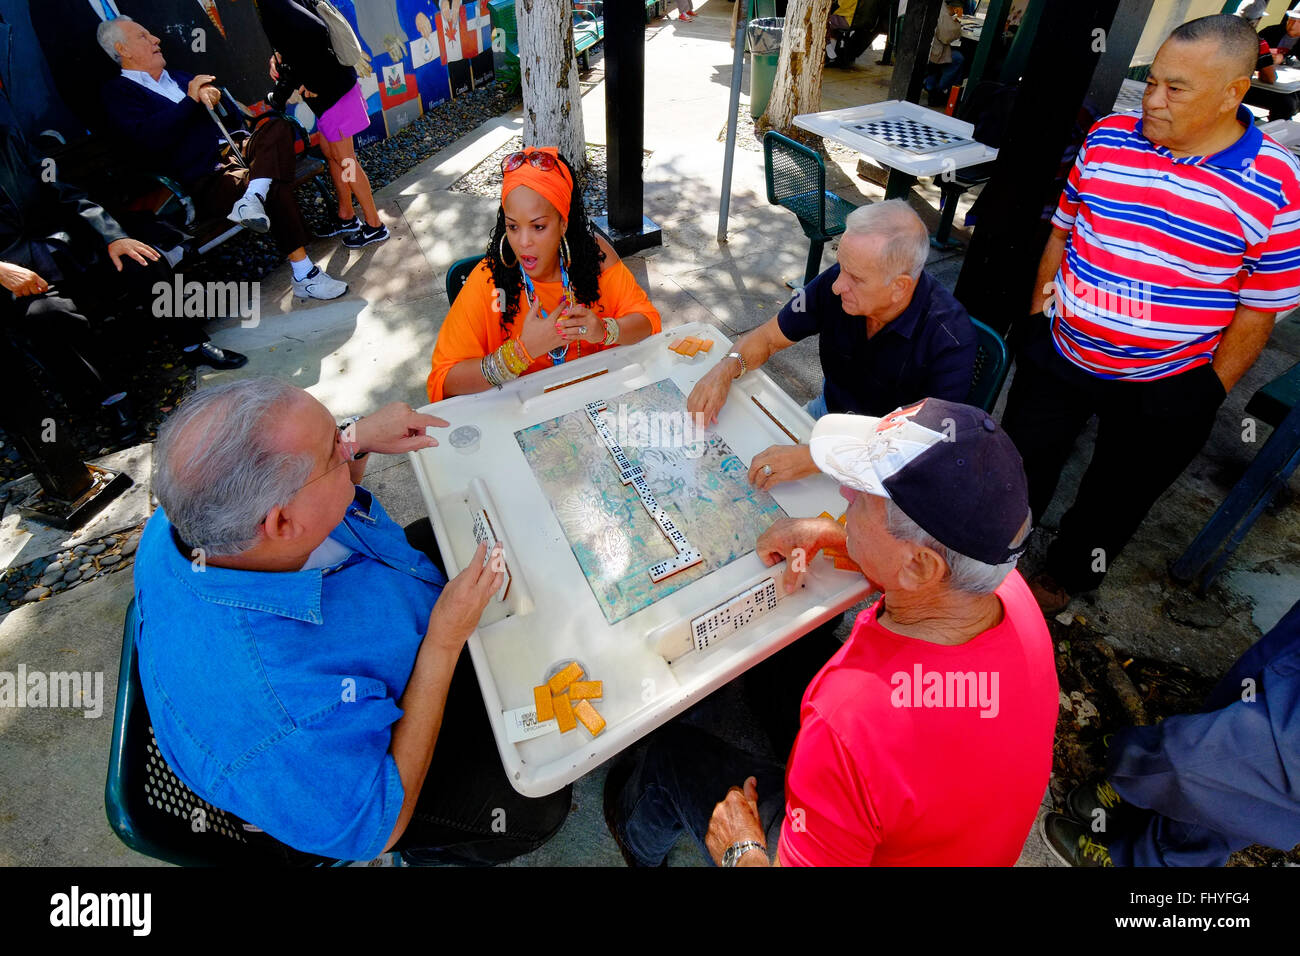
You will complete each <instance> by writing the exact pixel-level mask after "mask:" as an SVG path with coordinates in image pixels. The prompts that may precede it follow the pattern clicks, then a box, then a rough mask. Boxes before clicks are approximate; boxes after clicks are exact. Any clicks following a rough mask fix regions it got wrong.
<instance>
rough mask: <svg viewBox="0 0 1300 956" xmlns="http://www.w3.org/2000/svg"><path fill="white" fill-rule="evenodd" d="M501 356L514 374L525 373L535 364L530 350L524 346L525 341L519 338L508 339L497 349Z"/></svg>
mask: <svg viewBox="0 0 1300 956" xmlns="http://www.w3.org/2000/svg"><path fill="white" fill-rule="evenodd" d="M497 353H498V354H499V355H500V356H501V361H502V363H503V364H504V365H505V367H506V368H507V369H508V370H509V371H510V373H511V374H512V375H516V376H518V375H523V374H524V372H526V371H527V370H528V366H530V365H532V364H533V361H532V359H531V358H530V357H529V355H528V350H527V349H525V348H524V346H523V343H522V342H520V341H519V340H518V339H506V340H505V342H503V343H502V345H501V348H499V349H498V350H497Z"/></svg>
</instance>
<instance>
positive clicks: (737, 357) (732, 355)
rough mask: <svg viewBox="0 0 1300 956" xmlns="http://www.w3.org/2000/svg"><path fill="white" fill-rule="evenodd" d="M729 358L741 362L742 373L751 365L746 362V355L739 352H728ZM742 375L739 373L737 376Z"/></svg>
mask: <svg viewBox="0 0 1300 956" xmlns="http://www.w3.org/2000/svg"><path fill="white" fill-rule="evenodd" d="M727 358H734V359H735V360H736V361H737V362H739V363H740V375H744V374H745V373H746V372H748V371H749V366H748V365H746V364H745V356H743V355H741V354H740V353H739V352H728V353H727ZM740 375H737V376H736V378H740Z"/></svg>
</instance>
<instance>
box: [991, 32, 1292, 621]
mask: <svg viewBox="0 0 1300 956" xmlns="http://www.w3.org/2000/svg"><path fill="white" fill-rule="evenodd" d="M1257 49H1258V42H1257V40H1256V38H1255V33H1254V31H1253V30H1251V29H1250V27H1249V26H1248V25H1247V24H1246V23H1245V21H1243V20H1241V19H1239V18H1236V17H1231V16H1211V17H1202V18H1200V19H1197V20H1192V21H1189V22H1188V23H1185V24H1183V25H1182V26H1181V27H1179V28H1178V29H1177V30H1175V31H1174V32H1173V33H1172V34H1170V36H1169V38H1168V39H1167V40H1166V41H1165V42H1164V44H1163V45H1162V46H1161V47H1160V50H1159V52H1158V53H1157V54H1156V58H1155V62H1154V63H1153V64H1152V66H1151V71H1150V75H1149V76H1148V78H1147V88H1146V93H1145V95H1144V97H1143V101H1142V114H1141V116H1138V115H1137V114H1134V113H1124V114H1116V115H1113V116H1108V117H1106V118H1104V119H1102V120H1101V121H1100V122H1098V123H1097V124H1096V125H1095V126H1094V127H1093V128H1092V130H1091V131H1090V132H1089V133H1088V137H1087V139H1086V140H1085V142H1084V144H1083V147H1082V149H1081V150H1080V152H1079V155H1078V158H1077V160H1076V162H1075V164H1074V168H1073V169H1072V170H1071V172H1070V176H1069V180H1068V183H1067V184H1066V187H1065V191H1064V192H1063V193H1062V195H1061V199H1060V204H1059V206H1058V208H1057V211H1056V215H1055V216H1054V217H1053V219H1052V226H1053V229H1052V235H1051V237H1050V238H1049V239H1048V242H1047V247H1046V249H1045V250H1044V252H1043V258H1042V261H1041V263H1040V264H1039V268H1038V278H1037V281H1036V284H1035V294H1034V296H1033V299H1032V303H1031V312H1032V313H1034V315H1033V316H1032V317H1031V318H1030V320H1029V325H1028V328H1027V329H1026V332H1027V334H1026V335H1025V336H1024V339H1023V341H1022V344H1021V346H1020V349H1019V351H1018V353H1017V362H1016V373H1015V379H1014V381H1013V383H1012V387H1011V394H1010V396H1009V398H1008V403H1007V410H1006V415H1005V416H1004V421H1003V426H1004V427H1005V429H1006V431H1007V433H1008V434H1009V435H1011V437H1012V439H1013V440H1014V441H1015V443H1016V445H1017V447H1018V448H1019V449H1020V452H1021V455H1022V456H1023V457H1024V462H1025V471H1026V473H1027V474H1028V477H1029V499H1030V505H1031V507H1032V509H1033V513H1034V519H1035V521H1037V520H1038V519H1039V518H1041V516H1042V514H1043V512H1044V511H1046V510H1047V506H1048V504H1049V503H1050V502H1051V500H1052V495H1053V493H1054V492H1055V490H1056V483H1057V480H1058V478H1059V477H1060V474H1061V470H1062V468H1063V467H1064V465H1065V461H1066V459H1067V458H1068V457H1069V454H1070V450H1071V447H1072V446H1073V444H1074V441H1075V439H1076V438H1077V437H1078V435H1079V432H1080V431H1082V429H1083V427H1084V425H1086V424H1087V422H1088V420H1089V419H1090V418H1091V417H1092V416H1093V415H1097V416H1098V431H1097V442H1096V446H1095V448H1094V449H1093V455H1092V461H1091V463H1090V465H1089V467H1088V471H1087V473H1086V474H1085V475H1084V478H1083V482H1082V484H1081V486H1080V488H1079V493H1078V496H1077V497H1076V498H1075V502H1074V505H1073V506H1072V507H1071V508H1070V509H1069V510H1068V511H1067V512H1066V514H1065V516H1064V518H1063V519H1062V520H1061V527H1060V534H1059V535H1058V537H1057V538H1056V540H1055V541H1054V542H1053V543H1052V546H1051V548H1050V549H1049V550H1048V554H1047V562H1046V566H1045V568H1044V569H1043V570H1042V571H1040V573H1039V574H1037V575H1035V576H1034V577H1033V578H1032V579H1031V581H1030V585H1031V587H1032V589H1033V591H1034V595H1035V597H1036V598H1037V599H1038V602H1039V605H1040V607H1042V608H1043V611H1044V613H1055V612H1057V611H1059V610H1061V609H1062V608H1064V607H1065V606H1066V605H1067V604H1068V603H1069V601H1070V598H1071V596H1072V595H1074V594H1078V593H1079V592H1081V591H1087V590H1091V589H1093V588H1095V587H1097V586H1098V585H1099V584H1100V583H1101V581H1102V578H1103V577H1104V576H1105V573H1106V570H1107V569H1108V568H1109V567H1110V566H1111V564H1112V563H1113V562H1114V560H1115V557H1116V555H1117V554H1118V553H1119V551H1120V550H1121V549H1122V548H1123V547H1124V545H1125V544H1126V543H1127V542H1128V540H1129V538H1130V537H1132V535H1133V533H1134V531H1136V530H1137V527H1138V525H1139V524H1141V522H1142V519H1143V518H1144V517H1145V516H1146V514H1147V512H1148V511H1149V510H1150V508H1151V506H1152V505H1153V504H1154V503H1155V501H1156V499H1157V498H1159V497H1160V495H1161V494H1162V493H1163V492H1164V490H1165V489H1166V488H1168V487H1169V485H1171V484H1172V483H1173V481H1174V479H1175V478H1177V477H1178V475H1179V474H1180V473H1181V472H1182V470H1183V469H1184V468H1185V467H1186V466H1187V465H1188V463H1189V462H1191V460H1192V459H1193V458H1194V457H1195V456H1196V453H1197V452H1198V451H1199V450H1200V449H1201V447H1202V445H1204V443H1205V440H1206V438H1207V437H1208V436H1209V434H1210V429H1211V428H1212V426H1213V424H1214V419H1215V415H1216V413H1217V411H1218V408H1219V405H1220V404H1221V403H1222V402H1223V400H1224V398H1225V396H1226V395H1227V393H1228V391H1229V390H1230V389H1231V388H1232V387H1233V386H1234V385H1235V384H1236V383H1237V381H1238V380H1239V379H1240V378H1241V376H1242V375H1243V374H1245V372H1246V370H1247V369H1249V368H1250V367H1251V365H1253V364H1254V362H1255V359H1256V358H1257V357H1258V356H1259V353H1260V352H1261V351H1263V348H1264V345H1265V344H1266V343H1267V341H1268V337H1269V335H1270V333H1271V332H1272V330H1273V323H1274V321H1275V319H1276V318H1277V316H1278V314H1279V313H1281V312H1284V311H1286V310H1289V309H1291V308H1292V307H1293V306H1295V305H1296V304H1297V302H1300V164H1298V163H1297V162H1296V159H1295V158H1294V157H1293V156H1292V155H1291V154H1290V153H1289V152H1287V151H1286V150H1285V149H1284V148H1282V147H1281V146H1279V145H1278V144H1277V143H1276V142H1274V141H1273V140H1272V139H1269V138H1268V137H1267V136H1264V135H1262V134H1261V133H1260V132H1259V130H1257V129H1256V128H1255V127H1254V125H1253V118H1252V116H1251V114H1250V112H1249V111H1248V110H1246V109H1245V108H1244V107H1242V106H1241V99H1242V96H1243V95H1244V94H1245V92H1246V90H1247V89H1248V88H1249V86H1250V75H1251V73H1252V72H1253V71H1254V68H1255V55H1256V52H1257Z"/></svg>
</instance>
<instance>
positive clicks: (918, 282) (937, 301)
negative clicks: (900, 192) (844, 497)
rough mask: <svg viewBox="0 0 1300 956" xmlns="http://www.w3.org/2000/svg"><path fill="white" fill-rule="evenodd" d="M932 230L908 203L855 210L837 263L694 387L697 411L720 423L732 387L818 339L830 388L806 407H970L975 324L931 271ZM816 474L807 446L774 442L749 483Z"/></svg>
mask: <svg viewBox="0 0 1300 956" xmlns="http://www.w3.org/2000/svg"><path fill="white" fill-rule="evenodd" d="M929 249H930V239H929V234H928V233H927V231H926V228H925V224H924V223H923V222H921V219H920V217H919V216H917V214H916V213H915V212H913V211H912V208H911V207H910V206H908V205H907V203H906V202H904V201H903V200H901V199H893V200H890V201H888V202H880V203H873V204H871V205H868V206H862V207H861V208H859V209H857V210H855V211H854V212H852V213H850V214H849V217H848V220H847V222H846V227H845V231H844V236H843V237H842V238H841V239H840V248H839V253H838V255H837V259H838V262H837V263H836V264H835V265H833V266H831V267H830V268H829V269H827V270H826V271H825V272H823V273H822V274H821V275H819V276H818V277H817V278H815V279H813V281H812V282H810V283H808V285H806V286H805V287H804V288H803V290H802V291H801V292H799V293H796V294H795V296H794V298H792V299H791V300H790V301H789V302H787V303H786V305H785V307H784V308H783V309H782V310H781V312H780V314H779V315H777V316H776V317H775V318H772V319H769V320H768V321H767V322H765V323H763V324H762V325H760V326H759V327H758V328H756V329H754V330H753V331H752V332H749V333H748V334H746V335H743V336H741V338H740V339H739V340H738V341H737V342H736V345H735V349H734V351H732V352H730V353H729V354H728V355H727V356H726V357H725V358H723V359H722V361H720V362H719V363H718V364H717V365H716V366H714V367H713V369H711V370H710V371H709V373H708V374H707V375H705V376H704V377H703V378H702V379H700V381H699V383H698V384H697V385H696V386H695V388H694V389H692V390H691V394H690V395H689V396H688V397H687V399H686V409H687V411H689V412H693V413H700V414H703V415H704V416H705V421H708V422H715V421H717V417H718V412H720V411H721V410H722V406H723V404H724V403H725V402H726V401H727V392H728V391H729V390H730V388H731V382H732V381H733V380H734V379H736V378H739V377H740V376H741V375H743V374H745V372H747V371H749V370H750V369H754V368H758V366H760V365H762V364H763V363H764V362H766V361H767V360H768V359H769V358H771V357H772V356H773V355H774V354H776V353H777V352H779V351H780V350H781V349H785V348H789V347H790V346H791V345H793V344H794V343H795V342H798V341H800V340H801V339H805V338H807V337H808V336H810V335H818V336H820V338H819V339H818V348H819V350H820V352H821V363H822V371H823V373H824V374H825V382H824V383H823V386H822V394H821V395H819V396H818V397H817V398H814V399H813V400H812V401H811V402H809V403H808V405H807V406H806V408H807V410H808V414H810V415H812V417H813V418H821V417H822V416H823V415H825V414H827V413H828V412H849V413H853V414H857V415H874V416H881V415H885V414H887V413H888V412H889V411H891V410H892V409H895V408H898V407H900V406H903V405H908V404H910V403H912V402H915V401H917V400H919V399H922V398H942V399H945V400H947V401H954V402H964V401H965V400H966V394H967V392H969V391H970V384H971V378H972V376H973V374H974V371H975V351H976V338H975V327H974V326H973V325H971V321H970V316H969V315H967V313H966V310H965V309H964V308H963V307H962V305H961V303H959V302H958V301H957V300H956V299H954V298H953V297H952V295H951V293H949V292H948V290H946V289H944V288H943V287H942V286H941V285H939V283H938V282H936V281H935V280H934V278H933V277H931V276H930V275H928V274H927V273H926V272H925V271H924V270H925V259H926V256H927V254H928V253H929ZM816 470H817V468H816V466H815V465H814V464H813V461H812V455H811V454H810V453H809V451H808V446H807V445H793V446H792V445H773V446H772V447H771V448H768V449H766V450H765V451H761V452H759V453H758V454H757V455H755V456H754V460H753V462H751V464H750V469H749V480H750V482H751V483H752V484H754V485H755V486H757V487H759V488H763V489H768V488H771V487H772V486H773V485H776V484H779V483H780V482H783V481H794V480H795V479H797V478H803V477H805V476H806V475H811V474H813V473H814V472H815V471H816Z"/></svg>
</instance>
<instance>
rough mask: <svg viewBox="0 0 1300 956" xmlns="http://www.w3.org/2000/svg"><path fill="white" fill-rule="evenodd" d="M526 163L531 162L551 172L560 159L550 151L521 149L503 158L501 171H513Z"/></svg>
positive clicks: (546, 171) (545, 171)
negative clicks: (523, 150)
mask: <svg viewBox="0 0 1300 956" xmlns="http://www.w3.org/2000/svg"><path fill="white" fill-rule="evenodd" d="M524 163H529V164H530V165H532V166H534V167H535V168H537V169H540V170H541V171H542V172H544V173H549V172H550V171H551V170H552V169H554V168H555V167H556V166H558V165H559V161H558V160H557V159H556V158H555V157H554V156H552V155H551V154H550V153H540V152H531V153H525V152H522V151H520V152H518V153H511V154H510V155H509V156H507V157H506V158H505V159H503V160H501V172H503V173H512V172H514V171H515V170H516V169H518V168H519V167H520V166H522V165H523V164H524Z"/></svg>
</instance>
